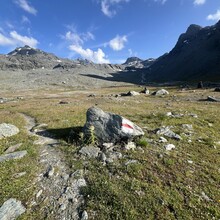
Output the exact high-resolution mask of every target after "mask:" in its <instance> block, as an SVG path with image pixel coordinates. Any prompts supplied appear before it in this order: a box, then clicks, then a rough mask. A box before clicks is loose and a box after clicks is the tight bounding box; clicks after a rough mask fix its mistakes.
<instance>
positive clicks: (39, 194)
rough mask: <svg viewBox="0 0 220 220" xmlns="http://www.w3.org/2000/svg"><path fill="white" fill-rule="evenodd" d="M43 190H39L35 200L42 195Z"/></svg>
mask: <svg viewBox="0 0 220 220" xmlns="http://www.w3.org/2000/svg"><path fill="white" fill-rule="evenodd" d="M42 192H43V190H42V189H41V190H40V191H39V192H38V193H37V194H36V198H39V197H40V196H41V194H42Z"/></svg>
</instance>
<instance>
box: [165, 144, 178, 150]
mask: <svg viewBox="0 0 220 220" xmlns="http://www.w3.org/2000/svg"><path fill="white" fill-rule="evenodd" d="M164 148H165V149H166V150H173V149H175V148H176V147H175V145H173V144H167V145H165V146H164Z"/></svg>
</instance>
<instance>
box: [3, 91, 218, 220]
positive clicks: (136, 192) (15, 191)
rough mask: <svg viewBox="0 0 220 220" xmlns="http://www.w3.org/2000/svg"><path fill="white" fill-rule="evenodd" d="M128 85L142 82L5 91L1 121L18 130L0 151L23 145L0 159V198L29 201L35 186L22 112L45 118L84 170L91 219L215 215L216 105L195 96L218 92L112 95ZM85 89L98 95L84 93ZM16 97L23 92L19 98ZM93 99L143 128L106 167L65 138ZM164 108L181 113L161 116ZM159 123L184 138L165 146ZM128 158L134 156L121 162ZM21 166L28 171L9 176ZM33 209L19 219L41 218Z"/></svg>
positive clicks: (70, 159) (71, 160)
mask: <svg viewBox="0 0 220 220" xmlns="http://www.w3.org/2000/svg"><path fill="white" fill-rule="evenodd" d="M129 90H135V91H140V90H141V88H140V87H116V88H103V89H97V90H93V91H72V90H70V89H69V90H59V91H49V92H48V91H38V92H36V91H29V92H28V93H27V92H25V91H24V92H20V93H16V94H14V93H7V94H6V93H5V94H4V96H6V97H8V98H11V99H13V98H14V99H15V101H12V102H8V103H4V104H0V111H1V114H0V123H3V122H8V123H12V124H14V125H16V126H18V127H19V128H20V129H21V132H20V133H19V134H18V135H16V136H14V137H11V138H7V139H4V140H1V141H0V153H1V154H2V153H3V152H4V151H5V150H6V149H7V148H8V147H9V146H11V145H13V144H16V143H22V146H21V149H22V150H24V149H25V150H27V151H28V156H26V157H25V158H23V159H21V160H16V161H12V162H4V163H0V192H1V193H0V205H1V204H2V203H3V202H4V201H5V200H6V199H8V198H11V197H13V198H17V199H19V200H21V201H22V202H23V203H24V204H25V205H26V207H29V206H30V201H31V198H32V197H33V193H34V190H35V186H34V185H33V184H32V183H33V181H34V178H36V176H37V175H38V174H39V172H40V167H39V164H38V148H37V146H35V145H33V139H34V138H33V137H31V138H30V137H28V134H27V133H26V132H25V129H24V125H25V121H24V120H23V118H22V117H21V116H20V115H19V114H18V113H21V112H22V113H25V114H27V115H30V116H32V117H34V118H35V119H36V120H37V123H46V124H47V125H48V126H47V129H48V130H49V131H50V132H52V133H54V134H55V135H56V136H57V138H59V139H61V140H62V143H63V144H62V146H60V150H62V151H63V153H64V154H65V157H66V163H67V164H68V165H69V167H70V169H72V171H73V172H74V171H75V170H77V169H79V168H80V169H83V170H84V175H85V178H86V181H87V187H85V188H83V189H82V193H83V194H84V197H85V201H86V202H85V205H84V207H83V210H87V212H88V214H89V219H103V220H104V219H123V220H124V219H128V220H130V219H131V220H132V219H138V220H139V219H193V220H194V219H216V220H217V219H220V190H219V189H220V133H219V131H220V118H219V113H220V111H219V107H220V104H219V103H210V102H205V101H199V100H200V99H205V98H206V97H207V96H208V95H213V96H216V97H219V96H220V94H218V93H214V92H213V90H195V91H194V90H188V91H181V90H179V89H178V88H168V91H169V92H170V95H168V96H166V97H155V96H148V95H144V94H142V95H140V96H135V97H118V98H116V97H115V96H114V95H115V94H119V93H121V92H128V91H129ZM150 90H151V91H155V90H156V88H150ZM90 94H96V95H95V96H94V97H88V96H89V95H90ZM17 96H22V97H23V99H19V100H17V99H16V97H17ZM60 101H67V102H68V104H59V102H60ZM94 105H96V106H97V107H100V108H102V109H103V110H105V111H108V112H113V113H117V114H120V115H122V116H124V117H126V118H128V119H130V120H131V121H133V122H135V123H137V124H138V125H139V126H140V127H142V128H143V129H144V131H145V136H144V140H143V139H142V141H139V142H138V145H139V146H138V147H137V149H136V150H134V151H125V150H123V149H120V146H119V151H121V152H122V154H123V158H122V159H119V160H118V161H115V162H114V163H112V164H107V165H105V166H103V165H102V163H101V162H100V161H99V160H95V159H87V160H82V159H81V158H80V157H79V156H78V154H77V152H78V150H79V148H80V146H79V145H77V144H75V143H72V142H71V139H72V138H69V132H70V130H71V129H73V130H75V131H77V132H79V131H80V127H82V126H83V125H84V123H85V119H86V117H85V116H86V115H85V113H86V110H87V109H88V108H89V107H91V106H94ZM167 112H173V113H176V114H183V116H182V117H180V118H173V117H167V116H166V113H167ZM192 114H196V115H197V116H198V117H197V118H196V117H193V115H192ZM183 124H190V125H192V126H193V130H192V132H189V131H186V130H185V129H184V128H183V126H182V125H183ZM161 126H173V128H172V130H173V131H174V132H176V133H177V134H179V135H180V136H181V137H182V140H180V141H177V140H173V139H169V138H167V139H168V143H171V144H174V145H175V146H176V148H175V149H174V150H172V151H166V150H165V149H164V145H165V144H163V143H160V142H159V141H158V140H159V136H158V135H156V134H155V133H154V132H153V131H154V130H155V129H157V128H159V127H161ZM145 139H146V140H147V141H146V140H145ZM129 160H136V162H135V163H130V164H128V165H126V162H128V161H129ZM19 172H27V174H26V175H25V176H23V177H20V178H15V177H14V174H15V173H19ZM32 212H33V214H30V213H31V212H30V211H29V212H28V214H27V213H26V214H24V215H23V217H21V219H25V218H26V216H27V215H28V216H30V217H29V219H31V218H32V219H40V216H38V218H36V217H34V216H36V215H35V212H34V211H33V210H32ZM36 212H37V211H36ZM31 215H32V216H33V217H31Z"/></svg>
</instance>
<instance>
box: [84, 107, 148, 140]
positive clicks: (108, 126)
mask: <svg viewBox="0 0 220 220" xmlns="http://www.w3.org/2000/svg"><path fill="white" fill-rule="evenodd" d="M86 117H87V118H86V123H85V126H84V134H85V136H87V137H88V136H90V135H91V127H92V128H93V129H92V132H93V134H92V135H94V136H95V138H96V140H97V141H98V142H99V143H117V142H121V141H127V140H131V139H133V138H134V137H138V136H142V135H144V132H143V131H142V129H141V128H140V127H138V126H137V125H135V124H134V123H133V122H131V121H129V120H128V119H126V118H124V117H122V116H120V115H117V114H112V113H107V112H104V111H103V110H102V109H100V108H97V107H91V108H89V109H88V110H87V113H86Z"/></svg>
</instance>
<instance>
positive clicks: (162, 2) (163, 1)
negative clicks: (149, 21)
mask: <svg viewBox="0 0 220 220" xmlns="http://www.w3.org/2000/svg"><path fill="white" fill-rule="evenodd" d="M154 1H155V2H159V3H161V4H162V5H163V4H165V3H166V2H167V0H154Z"/></svg>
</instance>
